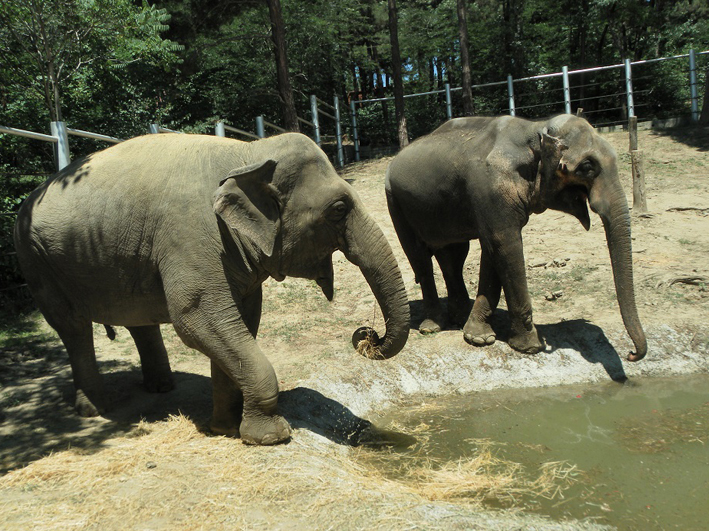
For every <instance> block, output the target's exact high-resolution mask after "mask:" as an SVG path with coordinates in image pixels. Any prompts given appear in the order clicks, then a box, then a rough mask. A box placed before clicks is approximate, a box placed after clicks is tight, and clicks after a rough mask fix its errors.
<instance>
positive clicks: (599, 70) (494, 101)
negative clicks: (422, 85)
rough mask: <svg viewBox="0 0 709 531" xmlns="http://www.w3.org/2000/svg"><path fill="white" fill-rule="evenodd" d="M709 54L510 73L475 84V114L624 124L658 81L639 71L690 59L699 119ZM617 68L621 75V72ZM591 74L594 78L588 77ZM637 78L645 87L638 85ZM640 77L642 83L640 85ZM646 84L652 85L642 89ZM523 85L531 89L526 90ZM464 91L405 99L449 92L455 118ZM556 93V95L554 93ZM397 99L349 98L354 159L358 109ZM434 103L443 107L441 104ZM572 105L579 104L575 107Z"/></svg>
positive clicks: (449, 110)
mask: <svg viewBox="0 0 709 531" xmlns="http://www.w3.org/2000/svg"><path fill="white" fill-rule="evenodd" d="M706 55H709V50H706V51H702V52H695V51H694V50H690V51H689V53H687V54H680V55H673V56H670V57H658V58H655V59H645V60H639V61H630V60H629V59H626V60H624V61H623V62H622V63H618V64H613V65H604V66H596V67H592V68H583V69H578V70H569V69H568V67H567V66H563V67H562V69H561V71H559V72H552V73H547V74H539V75H536V76H529V77H523V78H518V79H514V78H513V77H512V76H511V75H508V76H507V79H505V80H500V81H494V82H490V83H481V84H477V85H473V86H472V89H473V99H474V103H475V104H476V105H475V107H476V114H492V115H499V114H510V115H511V116H516V115H519V114H523V115H525V116H526V117H529V118H540V117H543V116H549V115H551V114H556V113H560V112H563V113H566V114H571V113H576V112H577V111H578V110H579V109H582V110H583V115H584V116H585V117H586V118H587V119H588V120H589V121H590V122H591V123H592V124H593V125H594V126H596V127H606V126H614V125H619V124H626V123H627V120H628V119H629V118H631V117H634V116H637V113H638V110H639V109H641V108H643V107H647V106H649V103H645V102H640V101H638V100H639V98H638V97H642V96H644V95H647V94H649V93H651V92H652V90H653V87H652V82H650V83H644V80H645V79H654V78H653V76H652V75H650V74H648V75H646V76H642V77H638V76H637V73H642V72H643V71H644V70H645V71H647V70H648V68H649V67H651V66H652V65H656V64H659V63H663V62H667V61H673V60H678V59H687V58H688V59H689V68H688V73H689V76H688V88H689V93H688V100H689V115H690V119H691V121H692V122H697V121H698V120H699V90H698V80H697V57H698V56H706ZM619 70H620V71H621V77H618V76H617V72H618V71H619ZM614 73H615V75H614ZM591 76H596V77H595V79H590V78H591ZM559 79H561V83H559ZM572 79H573V80H577V81H576V83H572ZM634 81H635V82H636V84H639V85H640V87H641V88H639V89H638V88H637V87H634ZM639 81H642V83H637V82H639ZM645 86H648V88H644V87H645ZM523 87H525V88H527V87H531V88H529V89H528V90H526V91H524V90H523ZM685 88H686V87H685ZM462 90H463V89H462V87H451V86H450V85H449V84H445V85H444V88H442V89H437V90H430V91H427V92H419V93H416V94H406V95H405V96H404V98H417V97H423V96H432V95H435V96H438V95H443V94H445V100H444V106H445V115H443V114H442V113H441V120H439V123H440V121H442V120H443V119H444V117H445V119H451V118H452V117H453V116H454V115H455V114H456V113H455V112H454V110H453V107H454V104H453V95H458V93H460V94H462ZM557 93H558V96H556V94H557ZM550 97H551V98H552V99H551V101H550ZM393 100H394V98H393V97H384V98H371V99H364V100H359V99H354V98H353V99H352V100H351V101H350V118H351V129H352V136H353V141H354V144H355V159H356V160H359V158H360V152H361V146H360V145H359V143H360V142H359V140H360V137H361V136H362V133H363V129H366V125H364V126H363V124H362V120H361V119H360V116H359V115H358V109H359V110H362V109H363V108H365V107H366V106H367V105H370V104H374V103H381V104H382V105H388V104H389V103H390V102H393ZM436 105H440V103H437V104H436ZM574 107H576V109H575V110H574ZM408 112H409V109H407V114H408ZM389 114H391V113H389ZM644 114H645V116H644V117H645V118H646V119H647V117H648V116H649V115H651V114H652V113H651V112H644ZM614 115H615V116H614ZM378 121H380V120H378Z"/></svg>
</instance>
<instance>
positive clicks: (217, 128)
mask: <svg viewBox="0 0 709 531" xmlns="http://www.w3.org/2000/svg"><path fill="white" fill-rule="evenodd" d="M214 134H215V135H217V136H226V130H225V129H224V122H222V121H221V120H219V121H218V122H217V123H216V124H214Z"/></svg>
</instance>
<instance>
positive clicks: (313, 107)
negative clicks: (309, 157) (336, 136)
mask: <svg viewBox="0 0 709 531" xmlns="http://www.w3.org/2000/svg"><path fill="white" fill-rule="evenodd" d="M310 113H311V114H312V115H313V133H314V134H315V143H316V144H317V145H318V146H319V145H321V144H322V142H321V141H320V120H319V119H318V99H317V98H316V97H315V95H314V94H313V95H311V96H310Z"/></svg>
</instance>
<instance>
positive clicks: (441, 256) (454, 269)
mask: <svg viewBox="0 0 709 531" xmlns="http://www.w3.org/2000/svg"><path fill="white" fill-rule="evenodd" d="M469 250H470V242H464V243H454V244H450V245H447V246H445V247H443V248H442V249H440V250H438V251H436V252H435V257H436V261H437V262H438V265H439V266H440V267H441V272H442V273H443V279H444V280H445V282H446V290H447V291H448V320H449V321H450V322H451V323H452V324H453V325H455V326H460V327H462V326H463V325H464V324H465V322H466V321H467V320H468V316H469V315H470V297H469V296H468V290H467V289H466V287H465V280H464V279H463V267H464V266H465V259H466V258H467V257H468V251H469Z"/></svg>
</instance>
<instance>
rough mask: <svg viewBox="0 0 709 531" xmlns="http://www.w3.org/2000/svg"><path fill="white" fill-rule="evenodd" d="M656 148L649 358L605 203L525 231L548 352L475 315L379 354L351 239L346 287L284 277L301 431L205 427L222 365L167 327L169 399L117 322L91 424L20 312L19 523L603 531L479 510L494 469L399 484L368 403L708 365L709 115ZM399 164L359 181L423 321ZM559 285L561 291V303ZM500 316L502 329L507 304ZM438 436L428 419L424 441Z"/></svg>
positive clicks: (3, 361)
mask: <svg viewBox="0 0 709 531" xmlns="http://www.w3.org/2000/svg"><path fill="white" fill-rule="evenodd" d="M607 138H608V139H609V140H610V141H611V142H612V143H613V144H614V145H615V147H616V149H617V150H618V152H619V153H620V162H621V164H620V166H621V173H622V175H623V176H624V178H625V181H626V183H627V191H628V197H629V198H630V196H631V194H630V182H629V180H630V179H629V174H630V172H629V157H628V156H627V155H626V154H625V152H626V151H627V136H626V135H625V134H623V133H611V134H608V135H607ZM640 145H641V148H642V149H643V150H644V153H645V165H646V173H647V188H648V205H649V208H650V214H651V215H650V216H648V217H642V218H639V217H634V219H633V235H634V242H633V245H634V263H635V276H636V291H637V298H638V301H639V310H640V316H641V319H642V320H643V323H644V325H645V328H646V331H647V334H648V338H649V345H650V350H649V353H648V356H647V358H646V359H645V360H643V361H641V362H639V363H637V364H629V363H628V362H626V361H625V353H626V352H627V351H628V350H629V349H630V347H631V343H630V341H629V339H628V338H627V336H626V334H625V331H624V329H623V326H622V323H621V321H620V316H619V313H618V310H617V305H616V303H615V298H614V292H613V286H612V278H611V273H610V265H609V261H608V255H607V250H606V247H605V238H604V234H603V229H602V227H601V224H600V221H599V220H598V218H595V219H594V220H593V223H594V224H593V227H592V229H591V231H590V232H589V233H586V232H584V231H583V229H582V228H581V226H580V225H579V224H578V222H577V221H575V220H574V219H572V218H571V217H569V216H565V215H561V214H557V213H554V212H547V213H545V214H542V215H540V216H535V217H533V218H532V220H531V222H530V224H529V225H528V227H527V228H526V229H525V233H524V238H525V252H526V257H527V264H528V278H529V283H530V289H531V291H532V296H533V304H534V307H535V320H536V322H537V323H538V324H539V328H540V330H541V331H542V333H543V334H544V335H545V336H546V338H547V343H548V345H549V347H548V349H547V351H546V352H544V353H541V354H539V355H537V356H534V357H526V356H522V355H519V354H517V353H515V352H513V351H511V350H510V349H509V348H508V347H507V346H506V345H505V344H504V343H503V342H498V343H497V344H496V345H494V346H493V347H490V348H486V349H482V350H481V349H473V348H472V347H469V346H467V345H466V344H465V343H464V342H463V340H462V334H461V332H460V331H445V332H443V333H441V334H438V335H437V336H434V337H431V336H421V335H419V334H418V333H417V332H416V331H415V330H414V331H412V336H411V339H410V342H409V344H408V345H407V347H406V348H405V350H404V351H403V352H402V353H401V354H399V356H397V357H396V358H394V359H392V360H389V361H386V362H373V361H370V360H366V359H363V358H360V357H358V356H357V355H356V354H355V353H354V352H353V350H352V347H351V345H350V343H349V341H350V335H351V333H352V331H353V330H354V329H355V328H356V327H358V326H360V325H362V324H373V325H374V326H375V327H377V328H378V329H381V328H382V326H381V325H382V322H381V316H380V314H379V313H378V311H377V309H376V304H375V302H374V297H373V296H372V295H371V292H370V291H369V289H368V287H367V286H366V284H365V282H364V280H363V278H362V276H361V274H360V273H359V271H358V270H357V269H356V268H355V267H354V266H352V265H351V264H349V263H348V262H346V260H344V258H343V257H342V256H341V255H339V254H338V255H336V257H335V277H336V279H335V282H336V287H337V293H336V298H335V301H334V302H333V303H327V301H326V300H325V299H324V297H323V296H322V294H320V293H319V290H318V288H317V287H316V286H315V285H314V284H312V283H310V282H306V281H302V280H298V279H287V280H286V281H285V282H283V283H276V282H273V281H269V282H267V285H266V286H265V301H264V318H263V324H262V328H261V332H260V338H259V340H260V343H261V345H262V348H263V349H264V351H265V352H266V353H267V355H268V356H269V358H270V359H271V360H272V361H273V364H274V366H275V367H276V371H277V373H278V374H279V378H280V380H281V385H282V389H283V393H282V399H281V403H282V406H283V410H284V413H285V414H286V416H287V417H288V418H289V420H290V421H291V423H292V424H293V426H295V427H296V428H297V429H296V432H295V434H294V438H293V441H292V442H291V443H290V444H288V445H283V446H280V447H276V448H249V447H245V446H244V445H242V444H241V443H240V442H239V441H234V440H228V439H223V438H220V437H210V436H208V434H206V433H205V432H204V430H203V426H204V423H205V422H206V421H207V419H208V417H209V407H210V404H209V403H210V387H209V381H208V374H209V372H208V371H209V369H208V363H207V360H206V358H204V357H203V356H202V355H200V354H197V353H194V352H192V351H190V350H189V349H187V348H186V347H184V346H183V345H182V344H181V343H180V342H179V340H178V339H177V338H176V337H175V335H174V333H173V332H171V330H170V329H169V327H166V328H165V335H166V342H167V344H168V349H169V351H170V352H171V360H172V363H173V368H174V369H175V371H176V375H177V385H178V388H177V389H176V390H175V391H173V392H171V393H168V394H166V395H160V396H153V395H148V394H147V393H145V392H143V391H142V389H141V388H140V370H139V367H138V358H137V354H136V353H135V351H134V349H133V347H132V345H131V342H130V337H129V335H128V333H127V332H125V331H123V332H122V333H121V331H119V336H118V338H117V340H116V341H114V342H109V341H108V340H107V339H106V338H105V337H104V335H103V331H102V329H101V328H100V327H97V328H96V342H97V348H98V352H99V360H100V364H101V369H102V372H104V373H105V374H106V379H107V382H108V385H109V387H110V389H111V393H112V400H113V403H114V405H115V407H114V409H113V411H112V412H111V413H110V414H109V415H108V416H107V418H106V419H93V420H85V419H79V418H77V417H76V416H75V415H74V414H73V412H72V410H71V407H70V404H69V398H70V396H71V377H70V373H69V370H68V364H67V362H66V359H65V355H64V354H63V352H62V349H61V347H60V345H59V344H58V342H57V340H56V338H55V336H54V335H53V334H52V333H51V331H48V330H47V329H46V327H43V328H41V329H40V331H39V332H37V331H33V327H32V323H31V322H30V323H19V324H18V325H17V327H16V328H15V329H14V331H11V333H10V334H9V335H8V334H6V335H5V337H3V338H2V340H3V343H2V345H4V346H3V350H2V354H1V356H0V384H2V395H1V396H0V405H1V406H2V409H1V410H0V459H1V461H0V462H1V464H2V470H3V474H4V475H3V476H2V477H1V478H0V521H2V522H4V524H3V527H4V528H7V529H29V528H35V529H55V528H57V529H93V528H96V529H98V528H100V529H126V528H131V529H175V528H178V529H217V528H220V529H221V528H231V529H234V528H243V529H266V528H268V529H271V528H287V529H330V528H341V529H359V528H362V527H365V526H366V527H371V528H375V529H376V528H379V529H400V528H406V527H412V528H417V527H418V528H423V529H455V528H461V529H463V528H464V529H518V528H536V529H579V528H592V527H593V525H592V524H582V523H564V524H559V523H554V522H549V521H546V520H543V519H539V518H536V517H527V516H523V515H513V514H507V513H489V512H481V510H480V509H479V507H478V506H477V505H476V504H475V503H473V498H474V497H475V496H474V495H475V494H476V493H478V492H482V493H485V492H492V493H495V492H499V491H496V490H495V489H496V488H498V489H499V488H501V489H503V491H504V488H505V485H504V479H503V478H501V477H499V475H498V476H496V474H497V472H499V470H496V469H494V467H493V468H492V469H486V468H484V467H483V468H482V469H474V470H472V473H473V476H475V477H477V478H478V479H480V477H485V478H488V479H490V478H492V480H497V481H498V483H494V481H493V482H492V483H484V482H478V483H476V485H478V487H475V488H474V487H471V489H472V490H471V491H470V494H471V496H472V497H468V498H464V499H453V500H439V499H437V498H436V496H435V495H433V494H432V493H431V492H430V491H429V490H427V489H426V488H424V487H425V485H424V484H425V482H424V481H422V480H417V481H410V482H392V481H390V480H386V479H383V478H382V477H381V475H380V474H378V473H377V471H376V470H371V469H368V468H366V467H363V465H361V464H360V462H359V461H357V459H356V453H357V452H359V451H361V450H359V449H353V448H352V446H351V444H352V443H356V442H357V441H358V440H360V439H364V438H366V437H368V436H369V435H370V433H371V432H370V430H369V429H368V423H367V422H366V421H365V420H363V419H371V420H375V421H376V419H377V418H379V415H380V414H381V413H383V412H384V411H385V409H386V408H390V407H406V405H407V404H416V403H418V402H420V400H421V398H422V397H424V396H428V395H442V394H448V393H454V392H467V391H480V390H485V389H492V388H499V387H508V386H540V385H555V384H560V383H574V382H581V381H592V382H593V381H600V382H602V381H608V380H610V379H622V378H624V377H630V378H631V379H636V378H639V377H645V376H653V375H667V374H676V373H684V372H707V368H708V367H709V361H708V359H707V353H708V352H709V327H707V324H706V318H707V316H708V315H709V311H708V309H709V292H707V287H706V284H705V283H704V281H702V278H704V279H706V277H708V276H709V265H708V264H707V256H708V254H709V217H708V216H707V214H708V213H709V210H708V209H709V181H708V180H707V177H708V176H707V173H708V172H707V167H708V159H707V149H709V131H707V130H706V129H701V130H697V129H693V130H685V131H678V132H672V133H667V134H660V133H654V132H650V131H645V132H641V135H640ZM387 162H388V159H382V160H377V161H372V162H364V163H360V164H357V165H353V166H351V167H348V168H347V169H346V171H345V172H344V173H343V177H344V178H345V179H347V180H348V181H350V182H351V183H352V184H353V186H354V187H355V188H356V189H357V191H358V193H359V194H360V195H361V196H362V198H363V199H364V200H365V201H366V202H367V204H368V205H369V208H370V211H371V212H372V214H373V215H374V216H375V217H376V219H377V220H378V222H379V223H380V225H381V226H382V228H383V229H384V230H385V232H386V234H387V236H388V238H389V241H390V242H391V244H392V246H393V248H394V250H395V253H396V255H397V257H398V259H399V262H400V266H401V269H402V273H403V275H404V278H405V281H406V283H407V286H408V289H409V295H410V299H411V300H412V310H413V315H414V325H416V324H417V321H418V320H420V318H421V316H420V292H419V290H418V286H416V285H415V283H414V281H413V274H412V272H411V269H410V267H409V266H408V263H407V262H406V260H405V258H404V255H403V252H402V251H401V248H400V246H399V244H398V241H397V239H396V235H395V233H394V232H393V229H392V227H391V222H390V221H389V218H388V214H387V211H386V204H385V200H384V194H383V179H384V172H385V168H386V165H387ZM476 248H477V246H476V244H475V243H473V245H472V249H474V251H472V252H471V256H470V257H469V259H468V263H467V266H466V267H467V270H468V272H467V278H468V280H469V284H470V291H471V292H474V289H475V283H476V277H477V266H478V256H477V252H476V251H475V249H476ZM692 278H697V279H699V280H690V279H692ZM678 279H681V281H679V282H677V280H678ZM673 282H674V283H673ZM686 282H694V283H686ZM441 285H442V283H441ZM549 292H552V293H554V292H556V293H558V292H562V295H561V297H559V298H556V299H555V300H551V301H549V300H547V299H546V295H547V294H548V293H549ZM497 321H498V330H499V333H498V337H500V338H501V339H504V338H505V334H506V332H505V328H506V325H507V316H506V312H505V311H504V305H502V308H501V310H500V311H499V312H498V316H497ZM180 412H182V415H180ZM171 415H176V416H171ZM141 419H146V420H145V421H143V422H141ZM431 436H435V434H426V433H417V434H416V437H417V438H418V439H419V443H418V444H419V445H421V444H425V440H426V438H427V437H431ZM50 454H51V455H50ZM24 465H27V466H26V467H25V468H18V467H22V466H24ZM500 483H502V486H501V485H500ZM495 485H497V486H495ZM514 485H516V486H519V483H516V484H514ZM514 485H513V486H514ZM508 487H509V485H508ZM476 488H477V489H478V490H475V489H476Z"/></svg>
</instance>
